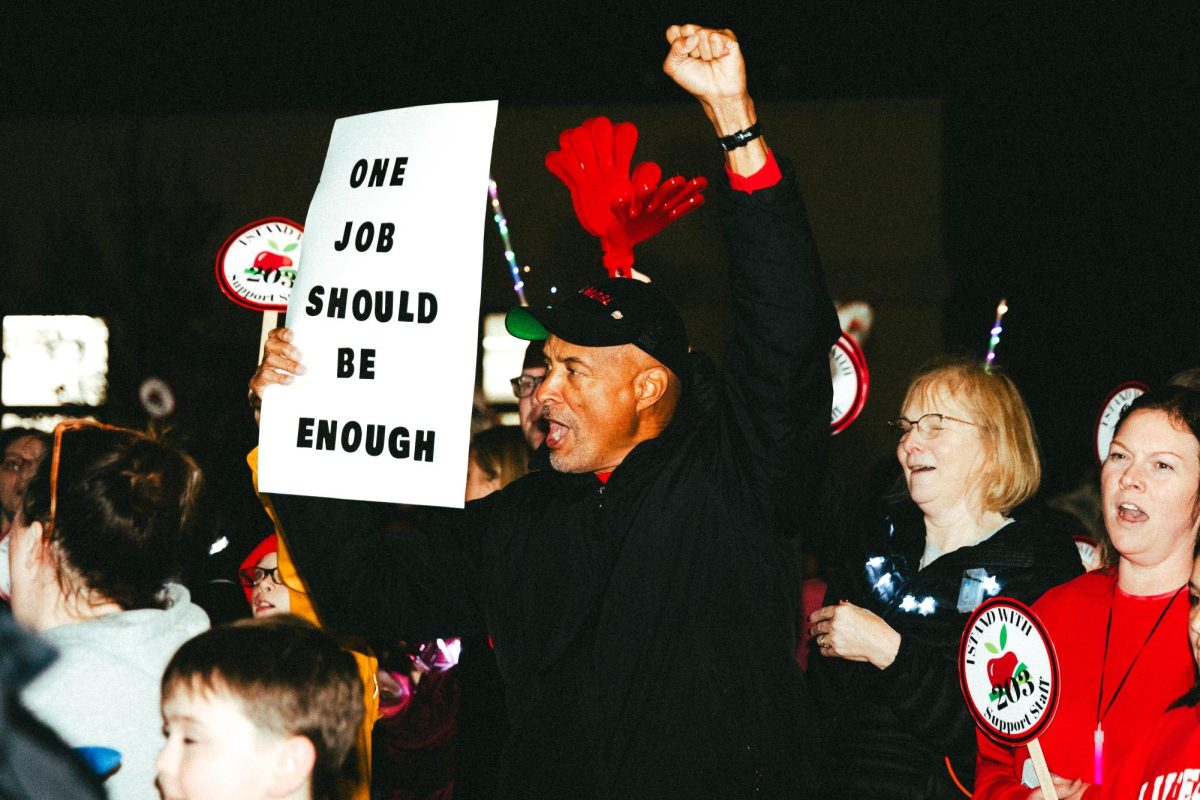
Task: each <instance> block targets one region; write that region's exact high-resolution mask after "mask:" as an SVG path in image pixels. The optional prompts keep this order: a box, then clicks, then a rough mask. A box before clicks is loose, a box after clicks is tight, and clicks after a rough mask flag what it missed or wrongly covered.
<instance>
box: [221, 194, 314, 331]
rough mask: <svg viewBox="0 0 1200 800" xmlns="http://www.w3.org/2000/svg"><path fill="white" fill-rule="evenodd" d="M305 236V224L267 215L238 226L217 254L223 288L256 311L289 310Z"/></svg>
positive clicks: (242, 303)
mask: <svg viewBox="0 0 1200 800" xmlns="http://www.w3.org/2000/svg"><path fill="white" fill-rule="evenodd" d="M303 236H304V228H303V226H301V225H300V223H298V222H293V221H292V220H290V219H286V218H284V217H268V218H266V219H260V220H258V221H256V222H251V223H250V224H249V225H245V226H243V227H242V228H239V229H238V230H237V231H235V232H234V234H233V235H232V236H230V237H229V238H228V239H226V240H225V244H224V245H222V246H221V251H220V252H219V253H218V254H217V283H218V284H219V285H220V287H221V291H223V292H224V293H225V295H226V296H227V297H229V299H230V300H232V301H233V302H235V303H237V304H238V305H241V306H245V307H246V308H252V309H254V310H255V311H286V310H287V301H288V297H289V296H290V295H291V291H292V286H294V285H295V282H296V265H297V264H298V263H299V261H300V240H301V239H302V238H303Z"/></svg>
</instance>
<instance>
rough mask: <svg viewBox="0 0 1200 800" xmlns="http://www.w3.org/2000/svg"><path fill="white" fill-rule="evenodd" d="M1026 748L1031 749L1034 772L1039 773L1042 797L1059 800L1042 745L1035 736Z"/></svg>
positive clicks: (1048, 799)
mask: <svg viewBox="0 0 1200 800" xmlns="http://www.w3.org/2000/svg"><path fill="white" fill-rule="evenodd" d="M1026 746H1027V747H1028V748H1029V757H1030V758H1032V759H1033V771H1034V772H1036V773H1037V777H1038V785H1040V786H1041V787H1042V796H1043V797H1044V798H1045V800H1058V795H1057V794H1056V793H1055V791H1054V781H1053V780H1051V778H1050V768H1049V767H1047V766H1046V757H1045V756H1044V755H1042V743H1041V742H1039V741H1038V740H1037V737H1036V736H1035V737H1034V738H1032V739H1030V740H1029V744H1028V745H1026Z"/></svg>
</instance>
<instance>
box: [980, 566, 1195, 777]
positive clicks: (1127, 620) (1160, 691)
mask: <svg viewBox="0 0 1200 800" xmlns="http://www.w3.org/2000/svg"><path fill="white" fill-rule="evenodd" d="M1115 584H1116V574H1115V573H1114V572H1113V571H1111V570H1105V571H1099V572H1089V573H1087V574H1085V575H1081V576H1079V577H1078V578H1075V579H1074V580H1071V581H1068V582H1067V583H1064V584H1063V585H1061V586H1056V587H1055V588H1053V589H1051V590H1050V591H1048V592H1046V594H1044V595H1043V596H1042V598H1041V599H1040V600H1038V601H1037V602H1036V603H1034V605H1033V609H1034V611H1036V612H1037V614H1038V616H1039V617H1041V620H1042V623H1043V624H1044V625H1045V626H1046V631H1047V632H1048V633H1049V634H1050V638H1051V640H1052V641H1053V642H1054V648H1055V650H1056V651H1057V653H1058V662H1059V668H1060V670H1061V680H1062V694H1061V697H1060V699H1059V704H1058V710H1057V711H1056V712H1055V715H1054V720H1053V721H1052V722H1051V723H1050V725H1049V727H1047V728H1046V730H1045V731H1044V732H1043V733H1042V735H1041V737H1040V742H1041V745H1042V751H1043V752H1044V753H1045V756H1046V764H1047V766H1049V768H1050V771H1051V772H1053V773H1054V774H1056V775H1061V776H1062V777H1064V778H1069V779H1075V778H1081V779H1082V780H1083V781H1084V782H1085V783H1092V782H1093V766H1094V747H1095V744H1094V735H1095V731H1096V699H1097V697H1098V695H1099V693H1100V667H1101V664H1104V700H1103V705H1102V707H1101V710H1103V708H1104V707H1107V706H1108V703H1109V701H1110V700H1111V699H1112V697H1113V693H1114V692H1115V691H1116V688H1117V685H1118V684H1119V683H1120V682H1121V678H1122V676H1124V675H1125V671H1126V670H1127V669H1129V665H1130V663H1131V662H1133V660H1134V657H1135V656H1137V654H1138V652H1139V651H1140V650H1141V649H1142V644H1143V643H1144V642H1146V636H1147V634H1149V633H1150V629H1151V628H1152V627H1154V623H1155V620H1157V619H1158V618H1159V615H1160V614H1161V613H1162V611H1163V609H1164V608H1165V607H1166V604H1167V603H1170V604H1171V606H1170V609H1169V610H1168V611H1167V615H1166V616H1165V617H1164V618H1163V620H1162V624H1161V625H1159V626H1158V629H1157V630H1156V631H1155V633H1154V636H1153V637H1152V638H1151V639H1150V641H1149V642H1148V643H1146V646H1145V650H1144V651H1143V652H1141V655H1140V656H1138V657H1137V663H1136V664H1134V667H1133V671H1132V672H1131V673H1130V674H1129V679H1128V680H1127V681H1126V682H1125V686H1124V687H1123V688H1122V689H1121V691H1120V694H1119V695H1118V696H1117V699H1116V700H1115V701H1114V702H1113V704H1112V707H1111V708H1110V709H1109V711H1108V713H1107V714H1106V715H1105V716H1104V726H1103V727H1104V775H1106V776H1108V777H1109V778H1110V779H1111V778H1114V777H1115V776H1116V774H1117V769H1118V768H1119V767H1120V765H1121V763H1122V761H1123V759H1124V758H1125V756H1126V755H1127V754H1128V753H1129V752H1130V751H1131V750H1132V748H1133V744H1134V742H1135V741H1136V740H1137V738H1138V736H1139V735H1140V734H1141V733H1142V732H1144V731H1145V730H1146V728H1147V727H1149V726H1150V725H1151V724H1153V722H1154V721H1155V720H1156V719H1158V717H1159V716H1161V715H1162V713H1163V711H1164V710H1165V709H1166V707H1167V706H1168V705H1170V704H1171V703H1172V702H1174V701H1175V700H1176V699H1178V698H1179V697H1180V696H1181V695H1182V694H1183V693H1184V692H1186V691H1187V690H1188V689H1190V688H1191V687H1192V683H1193V678H1194V673H1195V669H1196V667H1195V665H1194V664H1193V663H1192V656H1191V652H1190V649H1189V646H1188V637H1187V617H1188V600H1187V593H1186V592H1170V593H1168V594H1165V595H1156V596H1153V597H1138V596H1135V595H1130V594H1126V593H1125V592H1122V591H1121V590H1120V589H1119V588H1118V589H1116V590H1115V591H1114V587H1115ZM1110 604H1111V607H1112V638H1111V641H1110V643H1109V646H1108V657H1107V660H1106V659H1105V654H1104V637H1105V629H1106V627H1107V624H1108V614H1109V608H1110ZM977 742H978V745H979V757H978V762H977V765H976V775H975V800H999V799H1000V798H1003V799H1004V800H1009V799H1010V798H1011V799H1012V800H1016V798H1021V800H1024V798H1026V797H1028V796H1029V793H1030V791H1032V790H1031V789H1029V788H1028V787H1026V786H1023V785H1022V784H1021V772H1022V769H1023V767H1024V764H1025V760H1026V759H1027V758H1029V752H1028V750H1027V748H1025V747H1019V748H1016V749H1014V748H1011V747H1004V746H1001V745H998V744H996V743H994V742H993V741H992V740H991V739H988V738H986V737H985V736H984V735H983V734H982V733H977ZM1098 795H1099V790H1098V789H1091V790H1089V791H1088V795H1087V796H1088V797H1093V796H1098Z"/></svg>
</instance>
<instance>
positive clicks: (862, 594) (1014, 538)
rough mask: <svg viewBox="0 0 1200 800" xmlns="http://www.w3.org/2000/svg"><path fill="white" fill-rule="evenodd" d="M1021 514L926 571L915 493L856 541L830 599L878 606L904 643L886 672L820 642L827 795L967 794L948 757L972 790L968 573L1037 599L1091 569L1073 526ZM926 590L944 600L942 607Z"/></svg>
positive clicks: (818, 681) (811, 674)
mask: <svg viewBox="0 0 1200 800" xmlns="http://www.w3.org/2000/svg"><path fill="white" fill-rule="evenodd" d="M1013 517H1014V519H1013V522H1011V523H1009V524H1008V525H1006V526H1005V527H1003V528H1001V529H1000V530H999V531H997V532H996V533H995V534H994V535H993V536H992V537H991V538H989V539H987V540H985V541H983V542H981V543H979V544H977V545H974V546H971V547H963V548H960V549H958V550H954V551H952V552H950V553H947V554H945V555H943V556H942V557H941V558H938V559H937V560H935V561H934V562H933V563H931V564H929V565H928V566H927V567H926V568H925V569H922V570H919V566H920V562H921V556H922V555H923V553H924V551H925V523H924V519H923V517H922V516H921V513H920V511H919V510H918V509H917V508H916V506H914V505H913V504H912V503H905V504H903V505H897V506H893V507H891V508H890V509H888V512H887V513H886V514H885V515H884V517H883V519H882V521H880V519H879V518H878V517H876V519H875V522H874V523H873V524H869V525H868V526H866V532H865V534H863V535H862V536H861V538H860V540H859V541H857V542H855V543H853V544H852V545H850V546H848V547H847V548H845V551H844V554H843V556H842V558H841V560H840V562H839V567H838V569H837V571H836V573H835V575H834V577H833V580H832V581H831V582H830V585H829V591H828V592H827V594H826V602H827V603H836V602H838V601H839V600H848V601H850V602H851V603H854V604H855V605H857V606H861V607H863V608H866V609H868V610H870V611H873V612H875V613H876V614H878V615H879V616H880V617H882V618H883V620H884V621H885V622H887V623H888V624H889V625H891V626H892V628H894V629H895V630H896V631H897V632H898V633H899V634H900V636H901V642H900V650H899V652H897V654H896V660H895V661H894V662H892V664H891V665H890V666H888V667H887V669H884V670H880V669H877V668H876V667H874V666H872V665H870V664H866V663H861V662H851V661H846V660H844V659H840V658H826V657H824V656H822V655H820V651H819V650H818V649H815V648H814V649H813V650H812V651H811V654H810V656H809V666H808V679H809V686H810V690H811V692H812V695H813V697H814V699H815V701H816V703H817V706H818V712H819V718H820V721H821V725H822V728H823V730H824V737H823V739H824V751H825V752H824V757H823V759H822V761H821V763H820V764H819V765H818V771H819V773H820V774H821V776H822V778H823V781H824V783H825V789H824V791H823V792H822V795H823V796H824V797H828V798H831V799H832V798H850V797H854V798H862V797H872V798H906V799H907V800H914V799H915V798H962V797H964V795H963V793H962V792H961V791H960V790H959V789H958V788H957V787H956V786H955V784H954V780H953V778H952V777H951V775H950V773H949V771H948V770H947V766H946V758H947V756H948V757H949V759H950V763H951V765H952V767H953V769H954V773H955V775H956V776H957V778H958V780H959V782H961V783H962V784H963V785H964V786H965V787H966V788H967V789H970V788H972V786H973V784H974V775H975V725H974V722H973V721H972V719H971V716H970V712H969V711H968V710H967V706H966V701H965V700H964V699H963V695H962V691H961V690H960V689H959V683H958V666H957V657H958V645H959V640H960V639H961V638H962V631H963V628H964V627H965V626H966V622H967V618H968V617H969V616H970V612H969V611H959V610H958V609H957V603H958V597H959V589H960V587H961V586H962V583H963V579H964V573H965V572H966V571H967V570H969V569H974V568H982V569H983V570H985V571H986V573H987V575H989V576H991V577H992V578H994V579H995V580H996V582H997V584H998V586H999V594H1001V595H1004V596H1007V597H1013V598H1015V599H1017V600H1020V601H1021V602H1023V603H1026V604H1031V603H1033V601H1034V600H1036V599H1037V598H1038V597H1040V596H1041V595H1042V594H1043V593H1044V592H1045V591H1046V590H1047V589H1049V588H1051V587H1052V586H1057V585H1058V584H1060V583H1063V582H1064V581H1067V580H1069V579H1071V578H1073V577H1075V576H1076V575H1079V574H1081V573H1082V572H1083V565H1082V562H1081V561H1080V558H1079V551H1078V550H1077V549H1076V547H1075V544H1074V542H1073V541H1072V539H1071V537H1070V535H1069V534H1068V533H1067V532H1066V531H1064V530H1062V529H1061V528H1057V527H1054V526H1052V525H1050V524H1049V521H1048V519H1047V518H1046V517H1045V516H1044V515H1043V514H1041V513H1038V512H1035V511H1032V510H1029V509H1018V510H1017V511H1016V512H1015V513H1014V514H1013ZM905 598H911V599H909V600H906V599H905ZM926 598H932V604H933V608H932V609H931V608H930V603H929V601H927V600H926ZM922 601H924V602H925V605H924V607H922V605H921V604H922ZM923 611H925V612H931V613H923Z"/></svg>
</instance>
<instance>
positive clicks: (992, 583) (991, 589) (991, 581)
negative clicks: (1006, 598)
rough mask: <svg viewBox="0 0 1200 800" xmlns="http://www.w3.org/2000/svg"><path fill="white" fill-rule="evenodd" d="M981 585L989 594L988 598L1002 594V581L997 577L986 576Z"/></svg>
mask: <svg viewBox="0 0 1200 800" xmlns="http://www.w3.org/2000/svg"><path fill="white" fill-rule="evenodd" d="M981 584H982V585H981V587H980V588H982V589H983V591H985V592H987V593H988V597H995V596H996V595H998V594H999V593H1000V581H998V580H996V576H995V575H985V576H984V577H983V581H982V582H981Z"/></svg>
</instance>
